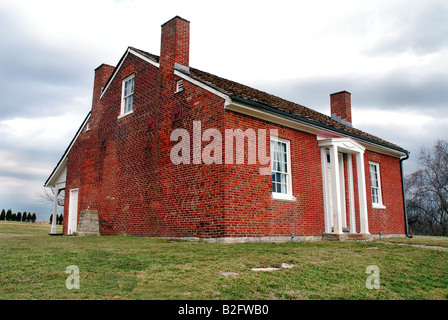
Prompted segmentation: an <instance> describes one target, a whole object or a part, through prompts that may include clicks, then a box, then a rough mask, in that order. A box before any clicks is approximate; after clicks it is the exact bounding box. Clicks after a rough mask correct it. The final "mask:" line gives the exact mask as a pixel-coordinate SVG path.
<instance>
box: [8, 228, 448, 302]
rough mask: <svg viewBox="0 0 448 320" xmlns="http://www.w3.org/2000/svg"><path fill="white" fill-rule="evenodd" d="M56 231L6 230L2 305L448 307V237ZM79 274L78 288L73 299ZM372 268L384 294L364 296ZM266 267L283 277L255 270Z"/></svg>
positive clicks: (370, 291) (373, 291)
mask: <svg viewBox="0 0 448 320" xmlns="http://www.w3.org/2000/svg"><path fill="white" fill-rule="evenodd" d="M49 231H50V225H38V224H30V223H15V222H4V221H1V222H0V299H12V300H15V299H170V300H174V299H182V300H187V299H195V300H197V299H199V300H201V299H209V300H215V299H269V300H271V299H312V300H315V299H319V300H322V299H325V300H326V299H349V300H355V299H357V300H358V299H363V300H370V299H373V300H377V299H387V300H392V299H419V300H427V299H443V300H447V299H448V238H438V237H414V238H413V239H404V238H399V239H381V240H377V241H373V242H324V241H316V242H295V243H290V242H289V243H249V244H231V245H229V244H213V243H207V242H205V241H199V242H182V241H168V240H156V239H148V238H134V237H124V236H110V237H66V236H62V237H61V236H58V237H51V236H48V233H49ZM394 241H395V242H399V243H417V244H423V245H431V246H442V247H444V248H447V249H446V250H443V249H437V248H421V247H414V246H408V245H401V244H394V243H393V242H394ZM282 263H287V264H293V265H294V267H292V268H281V265H282ZM72 265H74V266H76V267H77V268H79V285H80V287H79V289H71V290H69V289H67V287H66V280H67V278H68V277H69V276H70V275H69V274H67V273H66V268H67V267H68V266H72ZM372 265H374V266H377V267H378V270H379V272H380V274H379V284H380V286H379V289H367V288H366V281H367V282H369V283H370V281H369V278H368V277H369V276H370V273H369V274H367V273H366V268H367V267H369V266H372ZM262 267H278V268H280V269H279V270H275V271H271V272H263V271H259V272H254V271H252V270H251V268H262ZM221 272H234V273H237V275H223V274H221Z"/></svg>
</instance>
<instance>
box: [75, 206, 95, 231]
mask: <svg viewBox="0 0 448 320" xmlns="http://www.w3.org/2000/svg"><path fill="white" fill-rule="evenodd" d="M76 235H78V236H99V235H100V227H99V224H98V212H97V211H95V210H83V211H81V213H80V215H79V224H78V231H77V232H76Z"/></svg>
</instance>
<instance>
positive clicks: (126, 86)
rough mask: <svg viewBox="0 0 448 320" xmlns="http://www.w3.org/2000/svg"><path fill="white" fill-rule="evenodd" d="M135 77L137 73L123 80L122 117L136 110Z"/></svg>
mask: <svg viewBox="0 0 448 320" xmlns="http://www.w3.org/2000/svg"><path fill="white" fill-rule="evenodd" d="M134 79H135V75H131V76H129V77H127V78H126V79H124V80H123V87H122V94H121V113H120V117H122V116H125V115H128V114H130V113H132V112H133V111H134V109H133V106H134Z"/></svg>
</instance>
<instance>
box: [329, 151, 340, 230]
mask: <svg viewBox="0 0 448 320" xmlns="http://www.w3.org/2000/svg"><path fill="white" fill-rule="evenodd" d="M330 165H331V170H330V171H331V191H332V200H333V212H332V214H334V233H337V234H341V233H342V203H341V189H340V184H339V183H340V182H339V180H340V177H339V156H338V147H337V146H334V145H332V146H331V147H330Z"/></svg>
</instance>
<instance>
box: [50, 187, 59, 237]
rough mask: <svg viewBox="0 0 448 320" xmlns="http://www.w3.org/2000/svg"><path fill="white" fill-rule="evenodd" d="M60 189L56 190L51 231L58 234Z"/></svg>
mask: <svg viewBox="0 0 448 320" xmlns="http://www.w3.org/2000/svg"><path fill="white" fill-rule="evenodd" d="M59 191H60V189H58V188H55V190H54V202H53V218H52V219H51V231H50V234H56V214H57V213H58V195H59Z"/></svg>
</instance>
